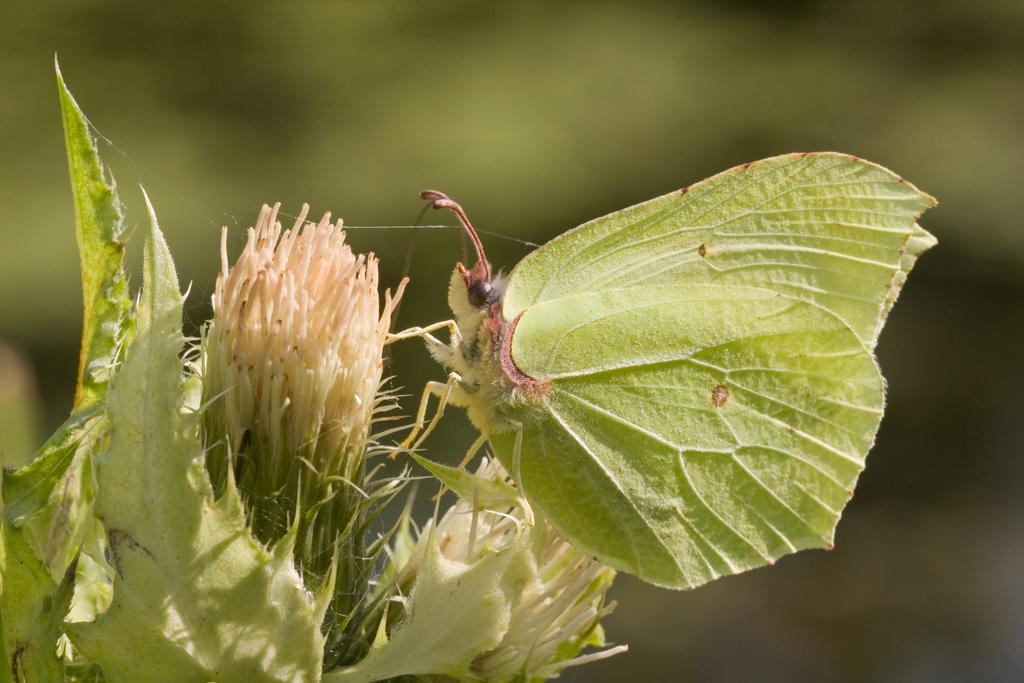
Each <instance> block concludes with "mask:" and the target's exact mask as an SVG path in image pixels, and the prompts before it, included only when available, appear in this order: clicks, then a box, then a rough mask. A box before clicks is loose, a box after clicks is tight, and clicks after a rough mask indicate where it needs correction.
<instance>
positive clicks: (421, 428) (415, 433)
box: [400, 372, 462, 450]
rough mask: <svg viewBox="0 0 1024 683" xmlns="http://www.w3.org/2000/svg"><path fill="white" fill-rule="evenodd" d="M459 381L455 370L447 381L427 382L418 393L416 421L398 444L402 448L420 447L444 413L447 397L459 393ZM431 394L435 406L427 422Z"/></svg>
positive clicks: (460, 378)
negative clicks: (418, 401) (419, 393)
mask: <svg viewBox="0 0 1024 683" xmlns="http://www.w3.org/2000/svg"><path fill="white" fill-rule="evenodd" d="M460 382H462V377H460V376H459V375H458V373H455V372H452V373H449V374H448V381H446V382H427V384H426V386H425V387H423V393H422V394H421V395H420V406H419V409H418V410H417V411H416V423H415V424H414V425H413V427H412V429H411V430H410V431H409V434H408V436H406V437H405V440H403V441H402V443H401V444H400V448H402V449H403V450H416V449H417V448H419V447H420V445H421V444H422V443H423V441H424V440H425V439H426V438H427V437H428V436H430V433H431V432H432V431H434V427H436V426H437V423H438V422H439V421H440V420H441V417H442V416H443V415H444V409H445V407H446V406H447V405H448V401H449V399H451V398H452V394H453V392H455V394H456V395H459V394H461V390H460V388H459V383H460ZM431 396H433V397H436V398H437V408H435V409H434V414H433V415H432V416H431V418H430V422H427V408H428V407H429V406H430V398H431Z"/></svg>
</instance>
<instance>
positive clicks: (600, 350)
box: [398, 152, 936, 588]
mask: <svg viewBox="0 0 1024 683" xmlns="http://www.w3.org/2000/svg"><path fill="white" fill-rule="evenodd" d="M422 196H423V197H424V198H425V199H427V200H429V201H430V202H431V205H432V206H433V207H434V208H438V209H447V210H450V211H452V212H453V213H454V214H455V216H456V217H457V218H458V219H459V221H460V222H461V224H462V225H463V227H464V228H465V230H466V232H467V234H468V235H469V236H470V238H471V240H472V242H473V245H474V247H475V251H476V256H477V260H476V263H475V264H474V265H473V266H472V267H471V268H467V267H466V266H465V265H463V264H462V263H458V264H456V267H455V270H454V272H453V273H452V277H451V281H450V287H449V293H448V300H449V305H450V307H451V309H452V312H453V319H452V320H449V321H444V322H441V323H437V324H435V325H432V326H429V327H426V328H413V329H411V330H407V331H406V332H403V333H400V335H398V336H399V337H402V336H413V335H415V336H420V337H422V338H423V339H424V340H425V342H426V344H427V347H428V349H429V350H430V352H431V353H432V354H433V356H434V357H435V359H437V360H438V361H439V362H440V363H441V364H442V365H444V366H445V367H446V368H447V369H448V370H449V376H448V381H447V382H444V383H442V382H432V383H430V384H428V385H427V387H426V390H425V392H424V394H423V398H422V400H421V403H420V410H419V414H418V416H417V424H416V427H415V429H414V434H415V436H416V437H417V438H416V439H415V443H416V444H419V443H422V439H423V438H425V437H426V435H427V434H428V433H429V432H430V430H431V429H432V428H433V427H434V425H435V424H436V423H437V420H438V419H439V418H440V416H441V414H442V413H443V408H444V405H445V404H449V405H455V406H459V407H462V408H464V409H465V410H466V411H467V413H468V416H469V418H470V420H471V422H472V423H473V425H474V426H475V427H476V429H477V430H479V432H480V438H478V439H477V441H476V442H475V443H474V445H473V447H472V448H471V449H470V453H469V456H468V457H471V456H472V455H473V454H474V453H476V452H477V451H478V450H479V449H480V448H482V447H483V446H484V445H485V444H487V443H489V445H490V447H491V449H492V450H493V451H494V453H495V454H496V455H497V457H498V458H499V460H500V461H501V462H502V463H503V464H504V465H505V467H506V468H507V469H508V470H509V471H510V472H512V473H513V476H514V478H515V480H516V483H517V484H518V486H519V487H520V489H521V491H522V492H523V494H524V495H525V497H526V500H527V501H529V504H530V506H531V509H534V510H536V512H537V513H538V514H539V515H541V516H543V518H544V519H546V520H547V521H548V522H549V523H551V524H552V525H553V526H554V527H555V529H557V530H558V532H559V533H561V534H562V535H563V536H564V537H565V538H566V539H568V540H569V541H570V542H572V543H573V544H575V545H576V546H578V547H580V548H581V549H583V550H585V551H586V552H588V553H591V554H593V555H594V556H595V557H597V558H598V559H600V560H601V561H603V562H605V563H606V564H608V565H611V566H613V567H616V568H618V569H621V570H624V571H626V572H629V573H632V574H635V575H636V576H638V577H639V578H641V579H643V580H645V581H648V582H650V583H653V584H656V585H660V586H667V587H673V588H691V587H695V586H698V585H700V584H703V583H705V582H707V581H710V580H712V579H715V578H718V577H720V576H725V575H729V574H735V573H737V572H741V571H744V570H747V569H751V568H754V567H759V566H762V565H766V564H772V563H773V562H774V561H775V560H776V559H778V558H779V557H781V556H783V555H786V554H789V553H792V552H795V551H798V550H801V549H805V548H830V547H831V546H832V543H833V535H834V531H835V528H836V525H837V523H838V521H839V517H840V514H841V512H842V510H843V507H844V506H845V504H846V502H847V501H848V499H849V498H850V497H852V495H853V489H854V486H855V485H856V482H857V477H858V475H859V474H860V472H861V471H862V469H863V468H864V462H865V457H866V455H867V453H868V451H869V450H870V448H871V447H872V445H873V443H874V439H875V434H876V432H877V430H878V425H879V422H880V420H881V417H882V412H883V408H884V403H885V384H884V381H883V378H882V375H881V373H880V371H879V368H878V365H877V364H876V361H875V358H874V348H875V343H876V341H877V339H878V335H879V332H880V331H881V329H882V326H883V324H884V322H885V320H886V317H887V315H888V313H889V311H890V309H891V308H892V306H893V303H894V302H895V300H896V297H897V295H898V294H899V292H900V289H901V287H902V286H903V284H904V281H905V280H906V278H907V274H908V273H909V272H910V270H911V268H912V267H913V265H914V262H915V261H916V259H917V257H918V256H919V255H920V254H921V253H923V252H924V251H925V250H927V249H928V248H930V247H932V246H933V245H934V244H935V243H936V240H935V238H934V237H932V236H931V235H930V234H929V233H928V232H926V231H925V230H924V229H923V228H921V227H920V226H919V225H918V224H917V221H918V219H919V218H920V216H921V214H922V213H923V212H924V211H925V210H926V209H928V208H930V207H933V206H935V204H936V202H935V200H934V199H933V198H932V197H930V196H929V195H927V194H925V193H923V192H921V191H920V190H918V189H917V188H916V187H914V186H913V185H911V184H910V183H909V182H907V181H905V180H904V179H903V178H901V177H899V176H897V175H896V174H894V173H892V172H890V171H888V170H886V169H885V168H882V167H881V166H878V165H876V164H873V163H870V162H867V161H864V160H862V159H859V158H857V157H853V156H850V155H845V154H838V153H831V152H823V153H804V154H788V155H784V156H777V157H772V158H768V159H764V160H761V161H756V162H752V163H748V164H743V165H742V166H737V167H735V168H732V169H730V170H727V171H725V172H723V173H720V174H718V175H715V176H713V177H711V178H709V179H707V180H704V181H702V182H699V183H696V184H694V185H691V186H689V187H684V188H682V189H680V190H677V191H675V192H671V193H669V194H666V195H663V196H660V197H657V198H655V199H652V200H650V201H647V202H644V203H641V204H637V205H635V206H632V207H629V208H626V209H623V210H621V211H616V212H614V213H611V214H608V215H606V216H602V217H601V218H597V219H594V220H592V221H590V222H588V223H585V224H583V225H581V226H579V227H577V228H575V229H572V230H569V231H568V232H566V233H564V234H562V235H560V236H558V237H556V238H555V239H553V240H551V241H550V242H548V243H547V244H545V245H543V246H541V247H540V248H538V249H536V250H535V251H533V252H532V253H530V254H529V255H527V256H526V257H525V258H524V259H523V260H522V261H521V262H520V263H519V264H518V265H516V266H515V267H514V268H513V269H512V271H511V272H510V273H509V274H508V276H507V277H502V276H500V275H497V274H495V272H494V271H493V270H492V266H491V264H490V263H489V262H488V260H487V258H486V256H485V253H484V247H483V244H482V243H481V240H480V238H479V236H478V234H477V232H476V231H475V230H474V229H473V227H472V224H471V223H470V221H469V219H468V217H467V216H466V213H465V211H464V210H463V209H462V207H461V206H460V205H459V204H457V203H456V202H454V201H453V200H451V199H450V198H449V197H447V196H446V195H444V194H443V193H440V192H436V191H426V192H424V193H423V194H422ZM445 327H447V328H448V329H449V331H450V333H451V340H450V342H449V343H445V342H443V341H441V340H440V339H438V338H437V337H435V336H433V334H432V332H434V331H436V330H439V329H442V328H445ZM431 397H436V398H437V399H439V400H440V402H441V405H440V406H439V408H438V409H437V410H436V411H435V413H434V416H433V418H432V419H431V420H430V422H429V424H427V421H426V419H425V416H426V410H427V405H428V403H429V400H430V398H431ZM410 437H411V438H412V437H413V435H412V434H411V435H410ZM407 441H410V440H407Z"/></svg>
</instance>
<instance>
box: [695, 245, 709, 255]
mask: <svg viewBox="0 0 1024 683" xmlns="http://www.w3.org/2000/svg"><path fill="white" fill-rule="evenodd" d="M697 253H698V254H700V256H701V258H707V255H708V245H706V244H704V243H703V242H701V243H700V246H699V247H697Z"/></svg>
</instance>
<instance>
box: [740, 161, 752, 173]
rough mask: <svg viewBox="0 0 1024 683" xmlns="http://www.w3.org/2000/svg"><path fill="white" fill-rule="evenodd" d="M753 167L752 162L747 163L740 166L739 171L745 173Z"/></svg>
mask: <svg viewBox="0 0 1024 683" xmlns="http://www.w3.org/2000/svg"><path fill="white" fill-rule="evenodd" d="M753 165H754V162H753V161H748V162H747V163H745V164H743V165H741V166H740V170H741V171H746V170H747V169H748V168H750V167H751V166H753Z"/></svg>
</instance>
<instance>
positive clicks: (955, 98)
mask: <svg viewBox="0 0 1024 683" xmlns="http://www.w3.org/2000/svg"><path fill="white" fill-rule="evenodd" d="M55 52H58V53H59V55H60V60H61V64H62V68H63V71H64V75H65V77H66V79H67V81H68V83H69V84H70V86H71V88H72V90H73V92H74V93H75V94H76V95H77V97H78V99H79V102H80V104H81V105H82V107H83V108H84V110H85V112H86V113H87V115H88V116H89V117H90V119H91V121H92V123H93V124H94V125H95V126H96V128H97V129H98V131H100V132H101V133H102V135H103V136H105V138H106V139H107V140H105V141H103V142H102V143H101V153H102V154H103V156H104V158H105V159H106V161H107V162H108V163H109V165H110V166H111V167H112V169H113V171H114V173H115V175H116V177H117V179H118V180H119V183H120V187H121V195H122V199H123V201H124V202H125V203H126V204H127V215H128V221H129V225H131V226H133V227H134V229H135V232H141V226H143V225H144V222H143V215H142V212H141V210H140V208H141V206H142V201H141V196H140V193H139V191H138V189H137V185H138V184H139V183H142V184H144V185H145V186H146V188H147V190H148V191H149V192H150V194H151V196H152V197H153V201H154V203H155V205H156V208H157V212H158V215H159V216H160V219H161V224H162V226H163V229H164V231H165V232H166V234H167V237H168V240H169V242H170V244H171V247H172V249H173V250H174V252H175V254H176V257H177V259H178V263H179V268H180V272H181V276H182V278H183V280H185V281H191V282H192V293H191V302H192V305H191V308H190V309H189V314H188V315H189V319H190V325H191V327H192V330H193V331H194V330H195V329H196V327H197V326H198V325H199V324H200V323H201V322H202V321H203V320H204V319H205V318H206V317H207V315H208V312H209V306H208V301H209V295H210V291H211V288H212V285H213V282H214V277H215V273H216V269H217V267H218V262H219V258H218V241H219V231H220V226H221V225H228V226H230V227H231V228H232V245H233V247H234V248H236V249H237V247H238V245H239V244H240V242H241V235H242V231H243V228H244V227H246V226H248V225H250V224H251V222H252V221H253V220H254V218H255V216H256V213H257V210H258V208H259V205H260V203H261V202H264V201H271V202H272V201H281V202H283V204H284V207H283V211H284V212H285V213H287V214H295V213H297V212H298V210H299V207H300V205H301V203H302V202H309V203H310V204H311V205H312V207H313V213H314V214H319V212H322V211H325V210H331V211H333V212H335V214H336V215H340V216H343V217H344V218H345V220H346V223H348V224H350V225H353V226H378V225H399V226H400V225H409V224H413V223H416V222H417V219H418V216H419V213H420V210H421V208H422V202H421V201H420V200H419V199H418V197H417V192H418V191H419V190H421V189H423V188H425V187H437V188H439V189H442V190H445V191H447V192H449V193H451V194H453V195H454V196H455V197H457V198H458V199H460V200H461V201H462V202H463V203H464V205H465V206H466V207H467V208H468V210H469V212H470V215H471V216H472V218H473V220H474V222H475V223H476V224H477V225H478V226H480V227H482V228H484V229H486V230H489V231H493V232H494V233H498V234H497V235H487V236H486V237H485V240H486V242H487V247H488V249H489V251H490V255H491V260H492V261H493V262H495V263H496V264H504V265H505V266H506V267H510V266H511V265H513V264H514V263H515V262H516V261H518V260H519V259H520V258H522V257H523V256H524V255H525V254H526V253H527V252H528V251H529V246H527V245H525V244H523V243H522V242H520V241H517V240H525V241H528V242H537V243H540V242H543V241H545V240H547V239H549V238H551V237H552V236H554V235H556V234H558V233H559V232H561V231H563V230H565V229H567V228H569V227H571V226H573V225H576V224H578V223H580V222H582V221H584V220H586V219H589V218H591V217H594V216H597V215H600V214H603V213H606V212H608V211H611V210H615V209H618V208H622V207H625V206H627V205H629V204H632V203H635V202H637V201H640V200H643V199H647V198H649V197H651V196H654V195H657V194H661V193H663V192H666V191H668V190H671V189H674V188H677V187H680V186H682V185H685V184H689V183H691V182H693V181H696V180H699V179H701V178H704V177H706V176H708V175H711V174H713V173H715V172H717V171H719V170H722V169H725V168H727V167H730V166H733V165H735V164H738V163H742V162H745V161H750V160H753V159H757V158H760V157H764V156H769V155H772V154H777V153H782V152H788V151H810V150H818V149H836V150H842V151H847V152H851V153H854V154H857V155H859V156H863V157H866V158H868V159H871V160H874V161H877V162H879V163H882V164H884V165H886V166H889V167H890V168H892V169H894V170H896V171H897V172H898V173H900V174H902V175H903V176H905V177H907V178H908V179H910V180H912V181H913V182H915V183H916V184H918V185H919V186H920V187H921V188H923V189H925V190H927V191H928V192H930V193H932V194H934V195H935V196H937V197H938V198H939V200H940V206H939V208H937V209H935V210H933V211H931V212H929V213H928V214H927V216H926V217H925V219H924V221H923V222H924V224H925V225H926V227H928V228H929V229H930V230H931V231H932V232H934V233H935V234H936V235H937V236H938V238H939V240H940V246H939V248H937V249H935V250H934V251H933V252H930V253H928V254H927V255H926V256H925V257H924V258H923V259H922V260H921V262H920V264H919V265H918V267H917V269H916V270H915V271H914V274H913V277H912V278H911V281H910V283H909V286H908V288H907V289H906V291H905V292H904V295H903V297H902V298H901V300H900V302H899V304H898V305H897V307H896V310H895V312H894V314H893V316H892V317H891V319H890V322H889V324H888V327H887V329H886V330H885V333H884V334H883V336H882V339H881V344H880V347H879V351H878V353H879V356H880V360H881V364H882V366H883V368H884V371H885V373H886V376H887V377H888V380H889V383H890V394H889V407H888V412H887V415H886V418H885V420H884V423H883V425H882V429H881V433H880V435H879V439H878V445H877V446H876V447H875V449H874V451H873V452H872V454H871V457H870V458H869V462H868V468H867V471H866V472H865V474H864V476H863V478H862V480H861V483H860V486H859V488H858V489H857V496H856V499H855V500H854V501H853V503H852V504H851V505H850V507H849V508H848V510H847V513H846V515H845V516H844V519H843V522H842V523H841V525H840V528H839V531H838V536H837V548H836V550H834V551H833V552H830V553H824V552H817V553H816V552H807V553H802V554H800V555H797V556H794V557H792V558H787V559H785V560H783V561H781V562H780V563H779V564H777V565H776V566H775V567H772V568H769V569H763V570H759V571H755V572H751V573H748V574H745V575H742V576H738V577H733V578H727V579H723V580H720V581H718V582H716V583H714V584H711V585H709V586H706V587H704V588H701V589H700V590H697V591H693V592H687V593H672V592H667V591H663V590H658V589H654V588H651V587H648V586H644V585H642V584H640V583H638V582H636V581H633V580H631V579H629V578H628V577H623V578H621V579H620V581H619V582H618V583H617V585H616V588H615V589H614V596H615V597H616V598H617V599H618V601H619V603H620V604H619V608H618V611H617V612H616V613H615V614H614V615H613V616H612V617H610V618H609V619H608V620H607V624H606V625H607V630H608V633H609V636H610V637H611V638H612V639H613V640H615V641H617V642H628V643H629V644H630V647H631V651H630V652H629V653H628V654H627V655H623V656H619V657H616V658H614V659H612V660H610V661H607V662H604V663H600V664H597V665H592V666H588V667H585V668H582V669H580V670H578V671H574V672H571V673H567V674H566V675H565V678H566V679H568V680H573V681H626V680H629V681H632V680H672V681H676V680H678V681H780V682H783V681H786V682H789V681H815V682H829V681H837V682H840V681H841V682H846V681H850V682H874V681H906V682H919V681H920V682H931V681H951V682H954V681H955V682H958V683H959V682H962V681H993V682H995V681H1020V680H1024V581H1022V579H1024V543H1022V540H1024V505H1022V502H1021V496H1022V475H1024V400H1022V396H1024V393H1022V387H1021V384H1022V380H1024V345H1022V339H1024V232H1022V229H1021V218H1020V216H1021V211H1022V200H1024V185H1022V182H1024V181H1022V179H1024V3H1022V2H1020V0H991V1H990V2H985V3H979V2H977V1H976V0H935V1H933V2H929V3H916V2H900V1H894V0H861V1H859V2H850V3H845V2H844V3H833V2H815V1H814V0H790V1H789V2H783V3H777V4H771V3H762V2H757V1H756V0H747V1H743V0H729V1H724V0H717V1H714V2H712V1H710V0H709V1H706V2H691V3H676V4H671V3H645V2H628V3H627V2H620V3H605V2H598V1H595V0H591V1H589V2H576V3H573V2H562V3H553V2H546V3H507V4H503V5H501V6H492V5H491V4H489V3H472V2H450V1H439V2H432V3H413V2H395V1H391V0H377V1H374V2H326V1H322V2H298V1H293V2H282V3H269V2H237V3H235V2H221V1H216V0H214V1H209V2H203V3H163V4H160V5H150V4H147V3H137V2H84V1H81V0H79V1H66V2H60V3H56V2H39V1H37V2H28V1H22V0H5V1H4V2H3V3H0V85H2V89H0V93H2V94H0V158H2V159H3V162H2V163H0V206H2V207H3V211H2V218H0V450H2V451H3V454H4V459H5V460H6V461H7V462H17V461H18V460H19V459H22V458H25V457H27V456H28V453H29V452H30V451H31V448H32V446H31V444H33V443H35V442H37V441H38V440H39V438H40V437H41V436H42V435H44V434H45V433H46V432H47V431H48V430H50V429H52V428H53V427H54V426H56V425H57V424H58V423H59V422H60V420H61V418H62V416H63V415H64V414H65V413H66V411H67V410H68V408H69V406H70V401H71V389H72V380H73V375H74V371H75V361H76V358H77V352H76V349H77V337H78V330H79V325H80V324H81V322H80V312H79V311H80V291H79V285H78V280H77V278H78V275H77V255H76V251H75V243H74V237H73V232H72V230H73V218H72V206H71V197H70V194H69V192H68V185H67V177H66V166H65V163H66V162H65V157H64V150H63V146H62V145H63V143H62V138H61V129H60V118H59V115H58V110H57V102H56V94H55V88H54V81H53V70H52V69H53V67H52V59H53V54H54V53H55ZM425 220H426V221H428V222H430V223H439V222H445V223H447V222H450V220H449V219H448V218H447V216H442V215H440V214H436V215H433V216H427V217H425ZM350 240H351V242H353V243H354V244H355V245H356V246H357V247H358V248H360V249H362V250H374V251H376V252H377V253H378V254H379V255H380V257H381V259H382V262H383V281H384V282H385V283H392V284H393V283H395V282H397V281H398V280H399V278H400V277H401V275H402V273H403V272H404V271H406V270H407V271H408V272H409V273H410V275H411V276H412V285H411V288H410V290H409V292H408V295H407V298H406V299H405V302H404V304H403V306H402V309H401V312H400V320H399V324H400V325H401V326H405V325H411V324H416V323H424V322H429V321H434V320H439V319H441V318H442V317H444V316H445V315H446V311H445V303H444V296H445V286H446V282H447V277H448V274H449V272H450V269H451V268H452V265H453V262H454V260H455V259H456V258H458V257H459V256H460V255H461V254H462V253H463V250H464V249H465V244H464V241H463V240H462V238H461V236H460V234H459V233H458V232H457V231H454V230H412V229H390V230H383V229H358V230H357V229H353V230H352V231H351V232H350ZM140 249H141V239H140V235H136V236H135V239H133V240H132V242H131V250H132V252H133V254H137V253H138V251H139V250H140ZM133 262H134V263H137V256H133ZM392 370H393V372H394V373H395V374H396V375H397V376H398V378H399V381H400V383H401V384H402V385H404V386H405V387H407V388H408V391H409V392H410V393H418V390H419V389H418V388H419V387H420V386H422V383H423V382H424V381H425V380H427V379H430V378H434V379H437V378H440V377H441V376H442V374H441V371H440V369H439V368H438V367H436V366H434V365H433V364H432V363H431V362H430V361H429V359H428V358H427V356H426V354H425V352H424V351H423V350H422V348H420V347H419V346H418V345H417V344H415V343H410V344H405V345H401V346H399V347H396V348H395V354H394V363H393V366H392ZM445 427H446V428H445V429H444V430H443V432H440V433H439V434H438V438H436V439H434V440H433V442H432V452H433V453H434V454H435V455H437V456H439V457H440V456H442V455H444V454H448V455H450V456H452V457H454V456H456V455H457V454H461V453H462V452H464V449H465V446H466V445H467V444H468V443H469V441H470V440H471V434H470V431H469V427H468V425H467V424H466V422H465V420H464V419H463V418H462V417H461V416H460V415H459V414H458V412H457V411H456V412H455V413H452V414H451V417H450V418H447V422H446V425H445Z"/></svg>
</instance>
